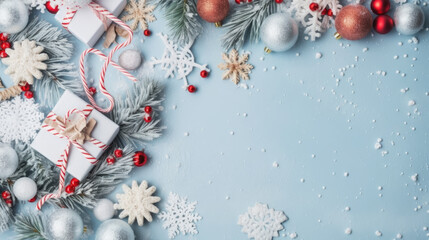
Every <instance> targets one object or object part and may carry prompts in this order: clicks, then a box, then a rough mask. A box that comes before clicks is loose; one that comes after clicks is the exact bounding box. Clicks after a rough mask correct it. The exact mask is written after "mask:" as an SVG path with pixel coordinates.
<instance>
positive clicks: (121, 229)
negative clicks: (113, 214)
mask: <svg viewBox="0 0 429 240" xmlns="http://www.w3.org/2000/svg"><path fill="white" fill-rule="evenodd" d="M134 239H135V236H134V232H133V229H132V228H131V227H130V225H128V223H126V222H124V221H122V220H119V219H110V220H107V221H105V222H103V223H102V224H101V225H100V227H99V228H98V229H97V233H96V235H95V240H134Z"/></svg>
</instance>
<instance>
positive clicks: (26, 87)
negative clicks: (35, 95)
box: [21, 83, 30, 92]
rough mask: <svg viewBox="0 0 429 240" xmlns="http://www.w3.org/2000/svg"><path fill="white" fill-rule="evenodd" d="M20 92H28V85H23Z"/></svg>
mask: <svg viewBox="0 0 429 240" xmlns="http://www.w3.org/2000/svg"><path fill="white" fill-rule="evenodd" d="M21 90H22V91H23V92H26V91H30V84H28V83H25V85H24V86H21Z"/></svg>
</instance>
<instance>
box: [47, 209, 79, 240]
mask: <svg viewBox="0 0 429 240" xmlns="http://www.w3.org/2000/svg"><path fill="white" fill-rule="evenodd" d="M48 231H49V236H50V238H49V239H52V240H78V239H80V237H81V236H82V233H83V221H82V218H81V217H80V216H79V214H77V213H76V212H75V211H73V210H71V209H67V208H60V209H57V210H55V211H54V212H53V213H52V214H51V215H50V216H49V218H48Z"/></svg>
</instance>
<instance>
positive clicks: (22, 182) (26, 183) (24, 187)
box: [12, 177, 37, 201]
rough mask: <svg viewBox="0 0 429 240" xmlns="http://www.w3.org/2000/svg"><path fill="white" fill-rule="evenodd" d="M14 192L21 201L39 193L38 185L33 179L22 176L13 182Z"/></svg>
mask: <svg viewBox="0 0 429 240" xmlns="http://www.w3.org/2000/svg"><path fill="white" fill-rule="evenodd" d="M12 190H13V194H14V195H15V197H16V198H17V199H18V200H20V201H28V200H30V199H32V198H34V197H35V196H36V194H37V185H36V183H35V182H34V180H33V179H31V178H28V177H22V178H20V179H18V180H16V181H15V183H14V184H13V189H12Z"/></svg>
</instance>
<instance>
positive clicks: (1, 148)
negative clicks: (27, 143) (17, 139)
mask: <svg viewBox="0 0 429 240" xmlns="http://www.w3.org/2000/svg"><path fill="white" fill-rule="evenodd" d="M18 164H19V160H18V154H16V152H15V150H14V149H13V148H11V147H10V146H9V145H6V144H3V143H0V169H1V170H0V179H5V178H8V177H10V176H11V175H12V174H13V173H15V171H16V169H17V168H18Z"/></svg>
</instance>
